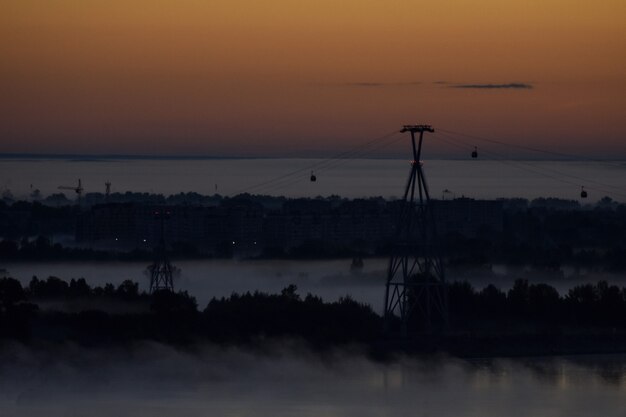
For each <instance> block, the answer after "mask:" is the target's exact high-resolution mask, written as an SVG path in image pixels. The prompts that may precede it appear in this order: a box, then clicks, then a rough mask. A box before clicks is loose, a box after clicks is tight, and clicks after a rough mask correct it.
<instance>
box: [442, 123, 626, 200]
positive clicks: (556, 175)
mask: <svg viewBox="0 0 626 417" xmlns="http://www.w3.org/2000/svg"><path fill="white" fill-rule="evenodd" d="M441 131H442V130H441V129H439V134H440V135H441V136H440V139H441V140H442V141H444V142H446V143H449V144H452V145H454V146H457V147H460V148H462V149H472V148H473V147H472V146H470V145H468V144H467V143H465V142H462V141H461V140H459V139H458V138H454V137H452V136H450V135H447V134H445V133H441ZM481 152H483V153H486V154H488V155H492V156H494V158H493V160H494V161H496V162H500V163H502V164H504V165H510V166H514V167H516V168H518V169H521V170H524V171H527V172H532V173H534V174H538V175H540V176H543V177H546V178H550V179H553V180H555V181H558V182H561V183H563V184H568V185H573V186H576V187H580V186H582V185H585V187H586V188H588V189H592V190H595V191H599V192H602V193H606V194H608V195H613V196H619V197H621V198H626V194H623V193H620V192H616V191H611V190H607V189H606V188H602V187H610V188H616V189H617V188H618V187H616V186H613V185H610V184H605V183H602V182H598V181H595V180H591V179H589V178H583V177H580V176H576V175H571V174H567V173H564V172H560V171H557V170H555V169H552V168H546V167H539V166H537V165H535V164H533V163H531V162H528V161H518V160H511V159H509V158H507V157H506V156H504V155H502V154H499V153H497V152H493V151H488V150H484V149H482V150H481ZM529 167H530V168H529ZM545 171H547V172H550V173H546V172H545ZM561 176H565V177H569V178H574V179H577V180H580V181H584V184H580V183H576V182H574V181H571V180H568V179H564V178H561ZM587 183H593V184H598V185H600V186H602V187H597V186H595V187H594V186H588V185H587Z"/></svg>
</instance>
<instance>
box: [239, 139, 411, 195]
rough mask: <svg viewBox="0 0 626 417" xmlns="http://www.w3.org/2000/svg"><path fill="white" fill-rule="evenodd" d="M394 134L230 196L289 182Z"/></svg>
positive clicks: (350, 155) (370, 141) (372, 140)
mask: <svg viewBox="0 0 626 417" xmlns="http://www.w3.org/2000/svg"><path fill="white" fill-rule="evenodd" d="M396 134H399V132H398V131H394V132H390V133H387V134H385V135H382V136H378V137H375V138H373V139H371V140H369V141H367V142H365V143H363V144H361V145H359V146H357V147H355V148H353V149H350V150H347V151H344V152H341V153H339V154H337V155H334V156H332V157H330V158H327V159H324V160H322V161H317V162H315V163H313V164H310V165H307V166H305V167H303V168H299V169H297V170H294V171H292V172H288V173H286V174H283V175H279V176H277V177H274V178H271V179H269V180H267V181H262V182H260V183H257V184H254V185H251V186H249V187H246V188H243V189H241V190H239V191H237V192H235V193H233V194H232V195H238V194H242V193H246V192H250V191H252V190H257V189H263V188H266V187H267V186H272V185H273V184H275V183H280V182H284V181H285V180H286V181H290V180H292V179H293V178H292V177H294V176H296V175H298V174H302V173H304V172H307V173H308V172H309V171H313V170H316V169H322V168H323V167H324V165H327V164H329V163H332V161H335V160H342V159H348V158H350V157H352V156H353V155H354V154H357V153H358V152H360V151H361V150H363V149H367V148H368V147H371V146H374V145H376V143H377V142H379V141H384V140H386V139H388V138H390V137H392V136H394V135H396ZM298 180H299V179H298Z"/></svg>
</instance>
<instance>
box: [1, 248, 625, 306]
mask: <svg viewBox="0 0 626 417" xmlns="http://www.w3.org/2000/svg"><path fill="white" fill-rule="evenodd" d="M387 262H388V260H387V259H385V258H375V259H365V264H364V267H363V269H362V270H361V271H359V272H358V273H354V272H351V271H350V264H351V259H335V260H314V261H303V260H246V261H238V260H202V261H174V262H173V263H174V265H175V266H177V267H178V268H180V271H181V272H180V274H179V276H178V277H176V278H175V282H174V284H175V287H176V290H183V291H187V292H189V294H190V295H192V296H194V297H195V298H196V299H197V301H198V305H199V306H200V307H201V308H204V307H205V306H206V304H207V303H208V302H209V300H210V299H211V298H213V297H218V298H219V297H225V296H229V295H231V294H232V293H233V292H236V293H240V294H241V293H245V292H247V291H251V292H254V291H257V290H258V291H263V292H268V293H280V290H281V289H283V288H285V287H286V286H288V285H290V284H295V285H296V286H297V287H298V293H299V294H302V295H306V294H307V293H311V294H314V295H317V296H320V297H322V298H323V299H324V300H326V301H335V300H337V299H339V298H340V297H343V296H345V295H350V296H351V297H352V298H353V299H355V300H357V301H360V302H363V303H367V304H369V305H370V306H372V308H373V309H374V310H375V311H376V312H377V313H379V314H380V313H381V312H382V310H383V301H384V299H383V296H384V286H385V279H386V268H387ZM146 267H147V263H145V262H58V263H54V262H42V263H12V264H7V265H4V268H5V269H6V270H7V273H6V275H8V276H12V277H13V278H16V279H18V280H20V281H21V283H22V285H27V284H28V282H29V281H30V279H31V278H32V276H33V275H37V276H38V277H39V278H40V279H45V278H47V277H48V276H50V275H53V276H57V277H59V278H62V279H64V280H67V281H69V280H70V279H72V278H85V279H86V281H87V283H88V284H89V285H91V286H102V285H104V284H106V283H112V284H114V285H116V286H117V285H119V284H120V283H122V282H123V281H124V280H131V281H135V282H138V283H139V287H140V289H142V290H147V289H148V282H149V277H148V276H147V275H146V274H145V271H146ZM446 276H447V279H448V280H449V281H455V280H467V281H469V282H470V283H471V284H472V285H473V286H474V287H475V288H484V287H485V286H487V285H488V284H494V285H496V286H497V287H499V288H500V289H502V290H505V291H506V290H508V289H509V288H511V287H512V286H513V282H514V281H515V280H516V279H518V278H526V279H529V281H531V282H542V283H546V284H549V285H551V286H553V287H554V288H556V289H557V290H558V291H559V292H560V293H561V294H566V293H567V291H568V290H569V289H570V288H572V287H574V286H576V285H580V284H586V283H595V282H597V281H598V280H606V281H608V282H609V284H615V285H618V286H620V287H622V286H626V279H625V278H624V277H623V276H621V275H617V274H607V273H596V272H589V271H584V273H580V274H572V273H570V274H564V273H563V272H561V271H552V272H537V271H532V270H530V269H529V268H528V267H516V268H512V267H506V266H494V267H492V268H479V267H467V266H464V267H457V268H448V270H447V271H446Z"/></svg>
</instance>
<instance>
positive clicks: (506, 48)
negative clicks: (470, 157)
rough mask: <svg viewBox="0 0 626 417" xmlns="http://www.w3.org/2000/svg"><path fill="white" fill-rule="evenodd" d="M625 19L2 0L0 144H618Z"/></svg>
mask: <svg viewBox="0 0 626 417" xmlns="http://www.w3.org/2000/svg"><path fill="white" fill-rule="evenodd" d="M624 22H626V2H624V1H623V0H605V1H603V2H601V4H595V3H593V2H582V1H571V0H546V1H538V0H527V1H523V2H522V1H514V2H502V1H496V0H478V1H472V2H470V1H465V0H455V1H442V2H422V1H415V0H406V1H397V0H392V1H386V2H383V1H374V0H344V1H337V0H333V1H330V0H316V1H310V0H300V1H297V2H294V1H287V0H267V1H264V2H260V1H252V0H230V1H225V0H216V1H201V0H181V1H177V2H167V1H148V0H129V1H123V2H122V1H111V0H109V1H104V0H89V1H85V0H57V1H54V2H50V1H43V0H14V1H13V0H7V1H4V2H2V3H1V4H0V55H1V56H2V61H1V63H0V74H1V76H0V91H2V100H1V101H0V153H94V154H98V153H113V154H158V155H195V154H198V155H262V156H272V155H282V154H290V153H293V154H297V155H300V156H302V155H306V154H307V152H309V151H311V150H315V151H319V152H325V151H328V152H336V151H341V150H343V149H346V148H350V147H353V146H356V145H358V144H360V143H363V142H364V141H367V140H369V139H371V138H373V137H376V136H379V135H381V134H385V133H387V132H389V131H393V130H394V129H397V128H399V127H401V125H402V124H405V123H430V124H432V125H434V126H435V128H437V127H441V128H445V129H450V130H454V131H460V132H465V133H468V134H476V135H482V136H485V137H492V138H497V139H499V140H503V141H507V142H510V143H515V144H527V145H530V146H540V147H542V148H545V149H551V150H560V151H563V152H569V153H574V154H582V153H583V152H585V153H586V154H588V155H598V156H607V155H609V156H619V157H626V114H625V113H626V111H625V110H626V28H625V25H624ZM433 146H435V148H436V150H438V151H439V152H440V153H444V154H445V152H446V151H447V150H449V148H445V147H442V146H441V145H439V144H437V145H433ZM437 147H439V148H437Z"/></svg>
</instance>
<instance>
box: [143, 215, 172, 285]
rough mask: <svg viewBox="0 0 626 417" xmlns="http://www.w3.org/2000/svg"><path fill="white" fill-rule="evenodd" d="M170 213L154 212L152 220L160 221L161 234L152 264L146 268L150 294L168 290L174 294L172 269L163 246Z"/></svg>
mask: <svg viewBox="0 0 626 417" xmlns="http://www.w3.org/2000/svg"><path fill="white" fill-rule="evenodd" d="M169 216H170V212H169V211H166V210H156V211H155V212H154V218H155V219H157V220H160V226H161V233H160V237H159V243H158V244H157V245H156V247H155V248H154V262H153V263H152V265H150V266H149V267H148V268H149V270H150V293H151V294H152V293H154V292H155V291H158V290H168V291H172V292H174V279H173V275H174V274H173V272H174V268H173V267H172V264H170V261H169V259H168V257H167V248H166V246H165V220H168V219H169Z"/></svg>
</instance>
